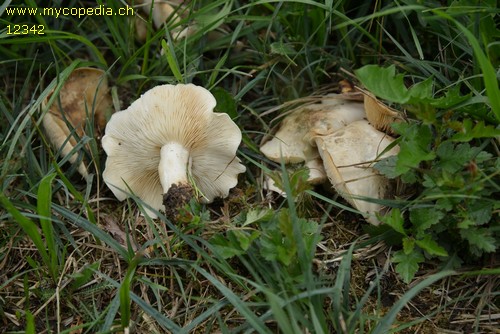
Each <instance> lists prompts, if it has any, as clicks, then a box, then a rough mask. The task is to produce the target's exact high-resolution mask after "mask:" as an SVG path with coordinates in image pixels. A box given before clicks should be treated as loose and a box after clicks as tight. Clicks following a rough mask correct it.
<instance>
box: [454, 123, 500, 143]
mask: <svg viewBox="0 0 500 334" xmlns="http://www.w3.org/2000/svg"><path fill="white" fill-rule="evenodd" d="M498 136H500V129H495V128H494V127H493V126H491V125H485V124H484V122H483V121H479V122H477V123H476V124H474V125H473V124H472V120H471V119H465V120H464V121H463V128H462V132H459V133H457V134H455V135H454V136H453V137H452V138H451V140H453V141H461V142H469V141H471V140H472V139H476V138H495V137H498Z"/></svg>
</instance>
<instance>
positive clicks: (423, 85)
mask: <svg viewBox="0 0 500 334" xmlns="http://www.w3.org/2000/svg"><path fill="white" fill-rule="evenodd" d="M433 87H434V82H433V80H432V78H427V79H426V80H424V81H421V82H418V83H416V84H414V85H413V86H411V87H410V88H409V90H408V92H409V93H410V96H411V99H410V101H408V102H409V103H419V102H428V101H430V100H432V95H433V92H432V90H433Z"/></svg>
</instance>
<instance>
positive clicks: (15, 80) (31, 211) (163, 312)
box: [0, 0, 500, 333]
mask: <svg viewBox="0 0 500 334" xmlns="http://www.w3.org/2000/svg"><path fill="white" fill-rule="evenodd" d="M125 5H126V3H125V2H124V1H108V2H103V1H101V0H97V1H96V2H89V1H80V0H69V1H64V2H61V1H51V2H50V4H49V3H44V4H42V3H41V2H36V1H34V0H20V1H10V0H7V1H6V2H5V3H4V4H3V5H0V64H1V66H0V74H1V76H2V87H3V89H1V90H0V115H1V117H2V120H3V121H2V122H1V123H0V140H1V147H0V152H1V155H0V159H1V162H2V163H1V171H0V186H1V190H2V193H1V194H0V202H1V207H0V332H2V333H3V332H6V333H14V332H21V331H24V332H26V333H42V332H47V333H49V332H57V333H97V332H99V333H114V332H132V331H135V332H137V333H165V332H171V333H202V332H204V333H213V332H222V333H233V332H234V333H240V332H241V333H251V332H258V333H276V332H282V333H304V332H309V333H389V332H398V331H401V332H405V331H406V332H411V333H414V332H419V331H420V332H436V331H439V330H441V329H443V330H460V331H462V332H467V333H476V332H477V333H479V332H486V331H488V330H492V329H494V328H495V326H497V325H498V320H497V319H498V314H499V310H498V305H497V304H495V303H494V299H495V298H496V297H497V296H498V283H499V282H498V278H497V277H498V276H495V275H498V273H499V270H498V266H497V263H496V262H495V261H496V260H495V254H496V252H497V248H498V242H499V241H498V240H499V225H498V224H499V219H498V215H499V206H498V200H495V199H496V198H497V197H498V194H499V192H500V191H499V189H500V188H499V175H498V171H499V170H500V165H499V163H500V160H499V150H498V145H499V141H498V138H499V127H498V124H499V120H500V92H499V88H498V73H499V59H498V55H499V54H500V50H499V48H500V46H499V43H498V36H499V33H500V32H499V30H498V24H497V23H496V22H497V20H498V8H497V3H496V1H491V0H486V1H480V2H478V1H472V0H457V1H451V0H450V1H376V2H363V3H361V4H360V3H359V2H358V1H346V0H344V1H324V2H320V1H314V0H307V1H298V0H297V1H295V0H290V1H269V0H263V1H237V0H231V1H225V0H216V1H205V0H196V1H190V2H186V6H185V7H184V8H183V9H179V10H178V14H179V15H180V17H181V19H180V21H178V22H177V23H175V24H174V23H167V24H166V25H165V26H164V27H163V28H161V29H155V28H154V26H153V23H152V20H151V19H149V18H148V17H147V15H145V16H144V17H143V18H137V19H140V20H144V22H145V23H146V27H147V38H146V40H145V41H144V42H139V41H138V40H137V39H136V36H135V25H134V23H133V21H132V17H128V16H84V17H75V16H63V17H58V18H56V17H53V16H41V15H37V16H29V15H9V14H8V13H7V10H8V9H9V10H11V9H13V8H36V7H39V8H42V7H45V6H53V7H54V8H61V7H62V6H64V7H67V8H89V7H97V6H105V7H106V8H111V9H114V10H116V9H118V8H121V7H123V6H125ZM129 5H131V6H133V7H134V8H136V10H137V12H139V7H140V6H139V4H138V3H134V2H131V3H129ZM16 24H17V25H23V24H25V25H28V26H33V25H43V27H44V32H45V34H43V35H38V34H34V33H29V34H26V35H13V34H9V31H10V30H9V29H10V28H9V27H13V26H14V25H16ZM188 25H189V26H192V27H194V28H193V34H191V35H190V36H187V37H186V38H181V39H178V38H176V35H175V32H176V31H178V28H179V27H186V26H188ZM85 66H92V67H97V68H101V69H103V70H105V71H106V73H107V75H108V77H109V78H110V81H111V85H112V86H113V88H112V94H113V103H114V107H115V109H116V110H121V109H124V108H126V107H128V105H129V104H130V103H131V102H132V101H134V100H135V99H136V98H138V97H139V96H140V95H141V94H142V93H143V92H144V91H146V90H147V89H149V88H151V87H153V86H156V85H159V84H163V83H172V84H175V83H195V84H199V85H202V86H204V87H206V88H208V89H209V90H211V91H212V92H213V94H214V95H215V96H216V99H217V102H218V105H217V111H218V112H225V113H228V114H229V115H230V116H231V117H232V118H233V119H234V120H235V122H236V123H237V124H238V125H239V126H240V128H241V129H242V132H243V144H242V146H241V148H240V150H239V152H238V154H239V156H240V157H241V159H242V161H243V162H244V163H245V165H246V166H247V173H246V174H245V175H244V176H242V177H241V179H240V183H239V185H238V187H237V188H236V189H235V190H234V192H233V193H232V194H231V195H230V197H229V198H227V199H224V200H220V201H218V202H215V203H213V204H211V205H201V204H199V203H197V202H194V201H193V202H191V203H189V205H187V206H186V207H185V208H183V209H182V210H180V212H179V215H178V217H177V219H176V221H170V220H168V219H166V218H165V217H164V216H163V215H162V214H161V213H159V218H158V219H155V220H152V219H150V218H148V217H145V216H143V215H141V212H143V210H144V206H145V204H144V203H143V202H141V200H140V199H138V198H135V197H132V198H131V199H129V200H128V201H125V202H123V203H119V202H117V201H116V200H115V199H114V197H113V196H112V194H111V192H110V191H109V190H108V189H107V188H106V187H105V185H103V182H102V178H101V174H102V171H103V168H104V163H103V162H104V160H105V156H104V154H103V152H102V149H101V147H100V142H99V140H100V139H99V138H97V137H96V136H95V135H94V134H93V133H92V131H89V132H87V135H86V136H83V137H82V138H79V141H78V143H77V146H76V147H75V150H79V151H81V150H83V152H84V153H83V156H82V157H81V158H82V159H86V161H90V162H91V163H90V165H91V166H92V168H91V170H92V173H91V174H90V176H89V177H87V178H84V179H83V178H81V177H80V176H79V175H78V174H77V173H76V168H75V167H74V166H71V165H70V164H69V163H67V158H65V157H63V156H61V152H59V151H58V150H56V149H54V148H53V147H51V146H50V145H49V144H48V141H47V138H46V134H45V133H44V131H43V130H42V129H41V120H42V117H43V115H44V114H45V113H46V112H47V111H48V108H49V107H50V105H51V104H52V103H58V101H57V99H56V97H55V96H56V95H57V94H53V95H52V96H53V97H52V98H51V99H50V100H49V101H48V102H47V104H45V103H44V100H45V99H46V98H47V96H49V94H50V93H51V92H52V91H55V92H56V93H57V92H58V91H59V90H60V89H61V87H62V86H63V84H64V82H65V81H66V80H67V78H68V76H69V74H70V73H71V72H72V71H73V70H74V69H75V68H78V67H85ZM344 78H347V79H350V80H352V81H354V82H355V83H357V84H360V85H363V86H364V87H365V88H367V89H369V90H371V91H372V92H373V93H374V94H375V95H377V96H378V97H379V98H380V99H382V100H384V101H385V102H386V103H388V104H391V105H392V106H394V107H395V108H396V109H398V110H400V111H401V112H402V113H405V114H406V115H407V117H408V122H406V123H400V124H397V125H395V126H394V129H395V131H396V132H397V134H398V136H399V139H398V144H399V145H400V147H401V153H400V154H399V155H398V156H397V157H394V158H392V159H387V160H384V161H381V162H379V163H378V164H377V168H378V169H379V170H380V171H381V172H382V173H384V174H386V175H388V176H390V177H393V178H399V179H400V180H401V181H402V182H403V183H406V184H407V189H408V190H409V197H406V198H400V199H397V200H394V201H388V202H387V203H386V204H387V205H389V206H390V207H392V211H391V212H390V213H389V214H388V215H387V216H385V217H383V220H384V223H385V224H384V225H383V226H382V227H381V228H378V229H370V228H368V227H367V228H366V230H369V232H370V234H366V233H364V232H363V227H366V223H365V222H364V221H363V219H362V216H361V215H359V212H356V210H354V209H352V208H350V207H349V206H347V205H346V204H345V202H342V201H341V200H340V199H338V198H337V197H334V196H332V195H331V194H330V193H326V192H324V191H323V190H322V189H318V188H312V187H311V186H310V185H307V184H306V182H305V179H306V177H307V175H306V173H305V172H304V171H303V170H298V171H296V172H289V171H287V169H286V168H285V167H284V166H280V165H276V164H272V163H270V162H269V161H267V160H266V159H265V158H264V157H263V156H262V155H261V154H260V152H259V150H258V147H259V144H260V143H261V141H262V138H263V137H264V135H266V134H268V133H269V131H270V129H271V128H272V126H273V125H274V124H273V123H272V122H273V119H274V117H276V115H272V113H270V112H268V110H270V109H271V108H273V107H276V106H278V105H281V104H283V103H285V102H287V101H291V100H293V99H296V98H300V97H304V96H307V95H312V94H314V93H316V92H318V91H320V92H324V91H334V90H336V89H337V86H336V83H337V82H338V81H339V80H340V79H344ZM87 128H88V129H91V128H92V127H91V126H88V127H87ZM271 169H276V170H278V172H277V173H276V172H274V174H273V173H272V172H271V171H270V170H271ZM264 174H272V175H273V176H274V178H275V179H276V181H278V182H279V183H280V184H281V185H282V186H283V188H284V189H285V192H286V198H276V197H273V196H272V195H271V194H269V193H266V192H265V190H263V185H262V181H261V180H262V178H263V175H264ZM471 259H473V261H471ZM460 264H462V267H460ZM471 264H474V265H475V266H474V267H473V268H472V267H471V266H470V265H471ZM393 265H394V266H395V268H393ZM369 272H371V273H372V274H369ZM394 272H397V275H396V274H394ZM387 280H389V283H388V284H387V283H386V282H387ZM410 282H411V283H410ZM407 283H410V284H407ZM473 286H475V287H476V288H477V287H479V288H478V289H477V290H474V293H471V291H472V289H471V287H473ZM387 300H389V302H387Z"/></svg>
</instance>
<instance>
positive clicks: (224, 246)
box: [210, 234, 245, 259]
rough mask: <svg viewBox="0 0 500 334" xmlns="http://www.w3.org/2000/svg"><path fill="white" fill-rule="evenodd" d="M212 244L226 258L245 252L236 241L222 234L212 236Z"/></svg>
mask: <svg viewBox="0 0 500 334" xmlns="http://www.w3.org/2000/svg"><path fill="white" fill-rule="evenodd" d="M210 244H211V245H212V246H213V247H214V248H215V250H216V251H217V253H219V255H220V256H222V257H223V258H224V259H228V258H231V257H233V256H235V255H241V254H244V253H245V251H244V250H243V249H241V247H240V246H239V244H238V243H237V242H236V243H235V242H234V241H231V240H229V239H226V238H224V237H223V236H222V235H221V234H217V235H214V236H213V237H212V238H210Z"/></svg>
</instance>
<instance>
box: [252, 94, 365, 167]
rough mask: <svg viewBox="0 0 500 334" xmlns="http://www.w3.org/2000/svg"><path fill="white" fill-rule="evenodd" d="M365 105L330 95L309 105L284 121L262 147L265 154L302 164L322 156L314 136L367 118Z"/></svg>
mask: <svg viewBox="0 0 500 334" xmlns="http://www.w3.org/2000/svg"><path fill="white" fill-rule="evenodd" d="M363 117H365V111H364V108H363V104H362V103H360V102H355V101H348V100H345V99H342V98H341V95H337V94H329V95H326V96H324V97H323V98H322V99H321V103H319V104H309V105H306V106H303V107H300V108H299V109H297V110H295V111H293V112H292V113H291V114H289V115H288V116H286V117H285V118H284V119H283V121H282V122H281V125H280V128H279V130H278V131H277V132H276V134H275V136H274V137H273V139H271V140H269V141H268V142H266V143H265V144H264V145H262V146H261V148H260V150H261V152H262V153H264V155H265V156H266V157H267V158H269V159H271V160H273V161H276V162H280V161H281V159H283V161H284V162H285V163H299V162H304V161H309V160H313V159H315V158H317V157H318V151H317V149H316V148H315V144H314V141H313V140H311V136H313V135H318V134H321V135H326V134H329V133H333V132H335V131H336V130H338V129H340V128H342V127H344V126H346V125H347V124H349V123H351V122H354V121H357V120H360V119H363Z"/></svg>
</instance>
